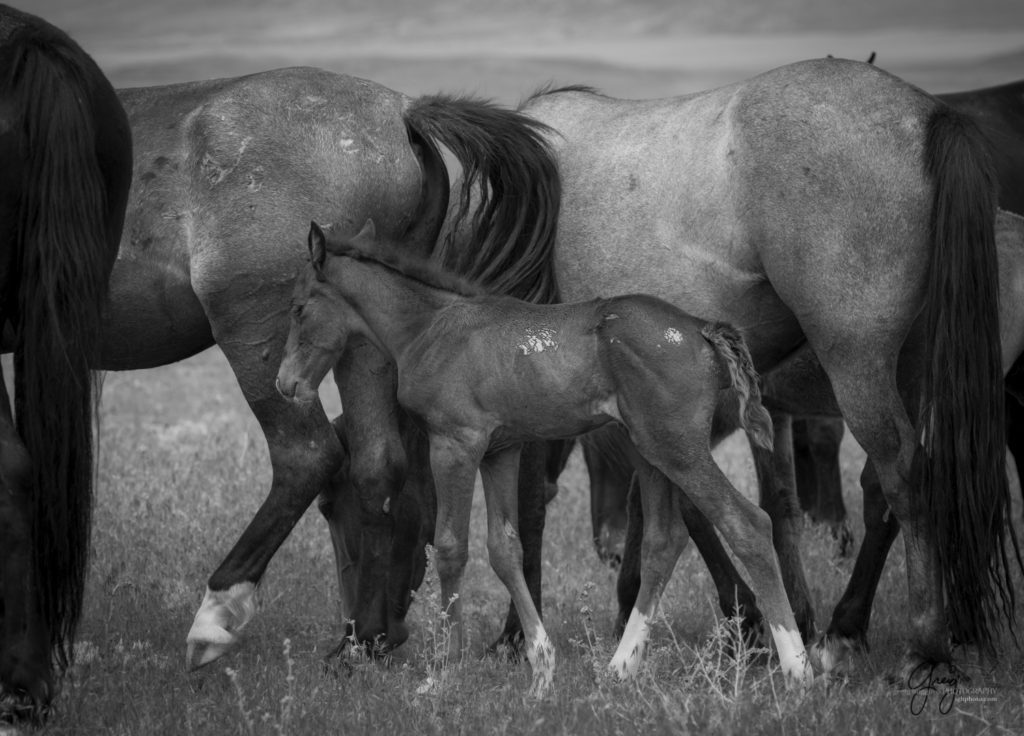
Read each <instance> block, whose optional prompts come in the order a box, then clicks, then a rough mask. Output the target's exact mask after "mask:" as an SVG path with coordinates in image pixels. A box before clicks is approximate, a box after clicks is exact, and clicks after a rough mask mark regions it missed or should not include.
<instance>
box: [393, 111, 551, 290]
mask: <svg viewBox="0 0 1024 736" xmlns="http://www.w3.org/2000/svg"><path fill="white" fill-rule="evenodd" d="M404 117H405V121H406V124H407V125H408V126H409V127H410V128H412V129H414V130H416V131H418V132H419V133H420V134H421V135H423V136H425V137H429V138H431V139H433V140H435V141H437V142H439V143H440V144H441V145H443V146H445V147H446V148H448V149H449V150H450V151H451V152H452V153H453V154H454V156H455V158H456V159H458V162H459V165H460V166H461V167H462V184H461V187H460V191H459V195H458V207H457V209H456V210H455V212H454V214H453V218H452V219H451V221H450V224H449V226H448V232H447V235H446V236H445V237H444V238H443V239H442V241H441V242H440V243H438V246H437V249H436V250H435V254H434V255H435V257H436V258H438V259H439V260H440V261H441V262H442V263H444V264H445V265H446V266H447V267H448V268H451V269H453V270H455V271H457V272H458V273H461V274H463V275H465V276H468V277H469V278H471V279H473V280H476V281H478V282H480V283H481V284H483V285H484V286H486V287H488V288H489V289H490V290H491V291H493V292H495V293H499V294H510V295H512V296H515V297H518V298H520V299H525V300H527V301H532V302H539V303H550V302H554V301H557V299H558V286H557V283H556V281H555V274H554V259H553V253H554V242H555V233H556V228H557V224H558V211H559V206H560V203H561V180H560V179H559V175H558V167H557V165H556V163H555V159H554V155H553V154H552V152H551V150H550V148H549V146H548V144H547V142H546V141H545V139H544V133H546V132H548V131H549V130H550V129H549V128H548V127H547V126H545V125H544V124H543V123H540V122H538V121H536V120H533V119H532V118H530V117H528V116H526V115H524V114H522V113H520V112H516V111H514V110H508V109H504V108H501V107H499V106H497V105H495V104H493V103H491V102H488V101H484V100H479V99H475V98H471V97H450V96H427V97H420V98H418V99H416V100H414V101H413V102H412V104H411V105H410V106H409V108H408V109H407V110H406V111H405V114H404Z"/></svg>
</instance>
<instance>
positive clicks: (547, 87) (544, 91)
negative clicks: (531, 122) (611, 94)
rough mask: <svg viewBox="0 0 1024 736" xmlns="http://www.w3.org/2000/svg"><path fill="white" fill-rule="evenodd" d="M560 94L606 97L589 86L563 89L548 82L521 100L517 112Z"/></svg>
mask: <svg viewBox="0 0 1024 736" xmlns="http://www.w3.org/2000/svg"><path fill="white" fill-rule="evenodd" d="M559 92H583V93H584V94H588V95H597V96H598V97H604V96H605V95H603V94H601V93H600V92H598V91H597V88H596V87H591V86H590V85H589V84H567V85H564V86H562V87H556V86H555V83H554V82H548V83H547V84H542V85H541V86H540V87H538V88H537V89H535V90H534V91H533V92H531V93H530V94H529V96H527V97H526V98H524V99H523V100H521V101H520V102H519V104H518V105H516V109H517V110H522V109H523V108H524V107H525V106H526V105H528V104H529V103H531V102H533V101H534V100H536V99H537V98H539V97H546V96H547V95H555V94H558V93H559Z"/></svg>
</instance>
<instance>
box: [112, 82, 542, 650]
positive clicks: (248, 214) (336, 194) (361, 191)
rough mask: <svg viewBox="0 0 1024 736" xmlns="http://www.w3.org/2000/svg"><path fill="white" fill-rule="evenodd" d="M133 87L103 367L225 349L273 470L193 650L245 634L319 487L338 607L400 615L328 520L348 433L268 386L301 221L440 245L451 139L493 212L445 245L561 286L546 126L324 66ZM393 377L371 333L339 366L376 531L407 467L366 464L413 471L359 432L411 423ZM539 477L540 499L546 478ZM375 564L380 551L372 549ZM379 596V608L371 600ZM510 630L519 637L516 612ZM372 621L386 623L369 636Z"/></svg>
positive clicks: (521, 280)
mask: <svg viewBox="0 0 1024 736" xmlns="http://www.w3.org/2000/svg"><path fill="white" fill-rule="evenodd" d="M119 94H120V98H121V102H122V103H123V105H124V108H125V109H126V111H127V114H128V118H129V121H130V124H131V129H132V132H133V134H134V137H135V140H136V142H137V145H136V155H135V159H134V178H135V185H134V186H133V188H132V190H131V195H130V198H129V203H128V211H127V217H126V220H125V227H124V234H123V238H122V240H121V247H120V252H119V254H118V258H117V262H116V264H115V266H114V270H113V274H112V277H111V282H110V293H111V299H110V306H109V309H108V310H107V312H106V315H105V319H104V322H103V327H102V350H101V355H100V357H99V359H98V361H97V363H96V365H97V367H100V368H104V369H108V370H130V369H137V368H147V367H153V366H158V365H164V364H167V363H170V362H173V361H176V360H181V359H184V358H187V357H189V356H191V355H193V354H195V353H197V352H199V351H201V350H203V349H205V348H207V347H210V346H212V345H214V344H215V343H216V344H217V345H219V346H220V348H221V349H222V350H223V351H224V354H225V356H226V357H227V359H228V361H229V363H230V364H231V367H232V369H233V371H234V373H235V376H236V378H237V380H238V383H239V386H240V387H241V389H242V392H243V394H244V396H245V398H246V401H247V402H248V404H249V406H250V407H251V409H252V410H253V413H254V414H255V415H256V418H257V420H258V421H259V423H260V426H261V428H262V430H263V432H264V434H265V436H266V439H267V444H268V446H269V450H270V459H271V465H272V467H273V480H272V483H271V488H270V492H269V494H268V496H267V498H266V501H265V503H264V504H263V506H262V508H261V509H260V511H259V512H258V513H257V515H256V517H255V518H254V519H253V520H252V522H251V523H250V524H249V525H248V526H247V527H246V529H245V531H244V532H243V533H242V535H241V538H240V539H239V541H238V542H237V544H236V545H235V546H234V547H233V549H232V550H231V551H230V553H229V554H228V556H227V557H226V559H225V560H224V561H223V562H222V563H221V565H220V566H219V567H218V568H217V570H216V571H215V572H214V573H213V575H212V576H211V577H210V580H209V584H208V589H207V593H206V597H205V598H204V603H203V605H202V607H201V609H200V612H199V614H198V615H197V622H196V624H195V625H194V626H193V629H192V631H191V632H190V634H189V659H190V661H191V662H192V664H202V663H205V662H208V661H211V660H212V659H214V658H216V657H217V656H219V655H220V654H222V653H224V652H225V651H227V650H228V649H229V648H230V646H231V645H232V644H234V643H235V642H236V641H237V640H238V638H239V633H240V631H241V629H242V628H243V627H244V625H245V624H246V623H247V622H248V620H249V619H250V618H251V616H252V614H253V612H254V610H255V605H254V600H253V595H254V592H255V588H256V585H257V584H258V582H259V580H260V579H261V577H262V575H263V573H264V571H265V570H266V566H267V564H268V563H269V561H270V559H271V557H272V556H273V553H274V551H275V550H276V549H277V547H278V546H279V545H280V544H281V542H282V541H283V540H284V539H285V537H286V536H287V534H288V532H289V531H290V530H291V528H292V526H293V525H294V524H295V523H296V522H297V520H298V519H299V517H300V516H301V514H302V513H303V512H304V511H305V509H306V508H307V507H308V506H309V505H310V503H311V502H312V501H313V499H315V498H316V497H317V496H318V495H320V496H321V501H322V510H323V511H324V513H325V516H327V518H328V522H329V523H330V524H331V526H332V536H334V537H335V542H336V547H337V548H338V549H339V552H340V554H339V559H338V571H339V578H344V579H345V584H344V585H342V598H343V600H342V610H343V615H344V616H345V617H346V618H354V619H356V620H357V622H361V621H367V622H369V624H368V626H378V627H382V626H386V623H379V622H381V621H385V622H386V619H387V616H388V612H387V610H385V609H386V608H388V605H389V604H390V606H391V607H394V608H398V609H399V610H401V606H402V601H401V600H397V601H396V600H391V601H388V600H386V599H385V598H382V597H381V596H376V595H375V593H376V591H374V590H372V589H371V588H370V587H369V586H368V583H367V582H366V580H367V579H368V578H365V579H364V581H363V584H362V585H359V584H353V583H352V578H350V577H348V575H349V572H350V569H348V568H347V567H346V560H345V558H344V555H343V554H341V553H344V552H346V551H348V550H351V549H352V548H354V549H355V550H356V551H358V550H359V549H360V548H361V547H365V546H366V545H363V544H362V542H361V540H360V539H359V538H356V539H352V535H349V536H348V537H347V538H345V537H344V534H343V531H342V530H341V529H340V519H339V518H338V514H336V513H334V508H335V507H336V506H337V504H335V500H334V497H333V495H332V483H331V481H332V477H333V476H334V474H335V472H336V471H337V469H338V467H339V466H340V464H341V461H342V454H341V448H340V445H339V442H338V438H337V436H336V434H335V432H334V430H333V429H332V427H331V424H330V423H329V422H328V420H327V418H326V416H325V415H324V412H323V409H322V407H321V406H320V405H319V404H314V405H310V406H303V407H298V406H295V405H293V404H291V403H290V402H287V401H285V400H284V399H283V398H281V396H280V395H279V394H278V393H277V391H276V390H275V389H274V374H275V373H276V371H277V364H278V362H279V359H280V353H281V350H282V347H283V344H284V339H285V336H286V334H287V331H288V310H289V303H290V299H291V290H292V280H293V278H294V276H295V274H296V273H297V272H298V269H299V267H300V266H301V265H302V264H303V262H304V257H303V254H304V253H305V246H304V243H303V236H304V230H305V227H306V226H307V225H308V222H309V219H310V217H316V218H318V219H320V220H322V221H325V222H333V223H335V224H337V225H338V226H339V227H344V225H345V223H346V222H363V221H365V219H367V218H370V217H372V218H373V219H374V221H375V222H377V224H378V226H379V227H380V229H381V231H382V233H386V234H387V235H388V236H389V237H396V238H398V237H401V238H403V239H404V241H405V242H406V243H408V244H409V245H410V247H411V248H413V249H415V250H417V251H420V252H423V253H427V252H430V251H432V250H433V249H434V248H435V244H437V242H438V232H439V229H440V227H441V223H442V221H443V220H444V218H445V216H446V214H447V211H448V205H449V188H450V187H449V180H448V174H447V171H446V169H445V165H444V161H443V159H442V157H441V154H440V152H439V150H438V148H437V144H438V143H439V144H443V145H445V146H447V147H448V148H449V149H450V150H451V151H452V152H453V153H454V154H455V155H456V157H457V158H458V159H459V162H460V164H461V166H462V168H463V170H464V171H466V172H469V174H470V180H471V181H473V182H474V186H475V183H478V182H483V183H484V185H485V186H486V188H487V190H488V192H489V196H488V197H487V198H485V199H484V200H483V201H482V202H480V203H479V207H477V206H476V203H473V206H472V207H470V206H468V205H469V203H468V201H467V203H466V204H467V207H463V208H461V209H460V208H456V211H457V213H458V216H461V217H463V218H464V219H465V221H466V222H468V223H469V230H470V231H471V232H472V233H473V234H474V235H475V236H476V237H475V238H474V241H473V246H474V250H473V251H472V252H463V251H462V250H461V247H462V243H463V241H461V240H458V239H452V240H449V241H445V242H444V243H442V246H443V251H444V252H443V253H442V254H441V255H442V256H443V257H444V258H445V259H446V260H447V261H448V262H450V263H453V264H454V265H455V266H456V267H458V268H460V269H461V270H464V271H467V272H471V273H472V274H473V275H474V277H477V278H487V279H488V280H489V282H491V283H494V284H496V286H495V288H508V289H512V288H513V286H514V287H516V288H517V289H518V293H519V294H520V295H522V296H529V295H531V294H538V295H545V294H551V293H553V289H554V285H553V281H552V279H551V278H550V268H546V267H545V264H546V263H549V262H550V258H549V257H548V256H546V250H547V249H550V246H551V243H552V236H553V230H554V222H555V217H556V215H557V211H558V196H559V195H558V179H557V173H556V172H555V170H554V164H553V162H552V161H551V158H550V156H549V154H548V152H547V149H546V146H545V144H544V143H543V141H542V140H541V138H540V136H539V132H538V131H539V129H540V127H541V126H540V125H539V124H537V123H535V122H534V121H531V120H529V119H526V118H524V117H523V116H521V115H519V114H517V113H515V112H513V111H509V110H504V109H501V108H498V107H496V106H494V105H491V104H489V103H485V102H481V101H477V100H472V99H466V98H453V97H424V98H420V99H418V100H411V99H409V98H407V97H405V96H404V95H402V94H400V93H398V92H395V91H392V90H390V89H387V88H385V87H382V86H380V85H378V84H375V83H373V82H370V81H367V80H362V79H357V78H354V77H349V76H345V75H339V74H332V73H329V72H326V71H321V70H317V69H302V68H299V69H283V70H277V71H272V72H266V73H262V74H254V75H250V76H246V77H241V78H237V79H219V80H207V81H199V82H190V83H185V84H175V85H167V86H160V87H146V88H137V89H125V90H121V91H120V93H119ZM392 370H393V369H392V368H391V367H390V364H389V362H388V361H387V360H386V359H384V358H382V357H381V356H380V355H379V354H378V353H377V352H376V351H375V350H374V349H373V348H372V346H368V345H363V346H357V347H355V348H354V349H353V350H351V351H349V356H348V357H347V358H346V361H343V364H342V365H341V366H340V367H339V385H341V386H342V388H343V395H342V400H343V404H344V407H345V411H346V415H347V419H348V421H347V424H348V432H347V437H348V440H349V442H350V443H352V444H353V445H354V447H353V453H352V456H353V458H355V459H356V460H355V461H354V462H353V463H352V466H351V468H350V470H351V480H352V481H353V482H354V483H355V484H356V490H357V493H356V498H357V499H358V501H359V502H360V504H359V505H360V507H361V508H362V509H363V510H367V513H368V514H373V515H374V517H375V518H374V519H373V521H376V522H377V525H376V528H377V529H380V528H382V527H384V528H387V529H388V530H389V531H388V533H390V529H391V526H392V525H393V524H394V523H395V522H394V518H393V516H392V515H390V514H388V513H387V512H386V510H385V511H384V512H383V513H382V512H381V510H382V508H383V507H384V506H386V504H385V500H386V499H387V498H388V496H389V494H397V493H398V492H399V491H400V486H399V487H398V488H397V489H395V488H394V487H393V486H392V485H391V481H392V480H393V478H394V477H397V474H392V475H385V476H376V475H374V474H371V473H369V471H368V470H367V469H368V468H370V467H371V466H370V463H377V462H381V463H384V464H386V465H388V466H389V467H392V468H393V467H400V466H401V465H402V464H404V462H405V455H404V451H403V448H402V447H401V445H400V444H399V445H398V446H397V447H396V446H395V445H394V444H376V445H370V446H369V447H367V443H369V442H373V441H374V440H375V437H376V435H374V434H373V433H372V432H365V433H364V434H358V433H357V431H354V430H353V425H357V426H358V427H364V428H365V427H371V428H372V427H373V426H374V424H375V423H378V422H379V423H386V424H387V426H391V423H393V422H396V421H397V416H396V415H395V414H394V412H393V409H392V408H391V407H392V404H390V403H388V402H390V401H392V394H393V392H391V393H389V392H388V386H389V383H388V381H389V378H388V376H389V371H392ZM390 380H393V379H390ZM360 416H361V417H364V419H363V420H362V421H360V422H358V423H357V422H356V421H355V418H356V417H360ZM360 443H362V444H360ZM372 469H374V470H375V469H376V467H375V466H373V468H372ZM539 487H540V491H539V494H538V495H539V496H540V497H541V498H542V497H543V483H542V482H541V485H540V486H539ZM395 507H396V508H398V507H399V504H395ZM354 512H355V513H356V514H358V513H360V509H358V508H357V509H355V510H354ZM339 540H343V541H339ZM344 545H347V547H344ZM343 547H344V549H343ZM374 549H376V548H374ZM374 549H371V550H370V551H371V552H372V551H374ZM364 559H368V560H369V561H368V562H367V564H368V565H369V564H371V563H372V562H374V560H373V559H372V555H364ZM376 562H378V563H379V562H380V560H379V559H378V560H376ZM384 572H385V573H386V572H387V571H384ZM536 572H539V564H538V565H537V566H536ZM383 579H385V580H386V579H387V578H386V577H383ZM393 587H394V588H396V589H398V590H402V589H404V591H405V593H404V600H405V605H407V603H408V590H409V587H410V586H409V582H408V580H405V581H396V582H395V584H394V586H393ZM534 587H536V588H538V589H539V583H534ZM362 589H365V590H366V591H368V592H367V597H366V598H364V599H362V600H353V599H352V598H351V597H350V596H349V595H348V593H352V592H353V591H356V592H357V594H358V591H359V590H362ZM394 598H399V599H400V598H401V596H399V595H397V594H396V595H395V596H392V599H394ZM370 606H374V607H377V608H378V609H380V610H373V611H369V610H365V609H366V608H367V607H370ZM510 627H511V629H513V630H514V629H515V620H514V617H513V620H511V622H510ZM358 633H359V634H361V635H362V636H363V637H364V638H371V639H372V638H373V637H374V636H375V635H376V634H375V632H374V631H373V630H372V629H371V630H369V631H359V632H358ZM395 638H397V637H395V636H393V637H392V639H395Z"/></svg>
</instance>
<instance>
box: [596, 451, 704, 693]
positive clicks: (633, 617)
mask: <svg viewBox="0 0 1024 736" xmlns="http://www.w3.org/2000/svg"><path fill="white" fill-rule="evenodd" d="M637 466H638V467H637V475H638V476H639V484H640V502H641V506H642V507H643V542H642V543H641V549H640V589H639V591H638V594H637V598H636V604H635V605H634V606H633V610H632V612H631V613H630V614H629V620H628V621H627V622H626V627H625V630H624V631H623V633H622V639H621V640H620V641H619V646H618V648H617V649H616V650H615V655H614V656H613V657H612V661H611V662H610V663H609V665H608V667H609V669H610V670H611V671H612V672H614V673H615V674H617V675H618V676H619V678H620V679H626V678H627V677H633V676H635V675H636V673H637V670H638V669H639V667H640V662H641V661H642V660H643V656H644V649H645V648H646V645H647V639H648V637H649V636H650V621H651V620H652V619H653V618H654V616H655V614H656V613H657V609H658V601H659V600H660V598H661V594H662V591H664V589H665V585H666V584H667V583H668V580H669V578H670V577H671V576H672V569H673V568H674V567H675V564H676V561H677V560H678V559H679V555H680V554H682V551H683V549H684V548H685V547H686V542H687V541H688V539H689V535H688V534H687V530H686V525H685V524H684V523H683V520H682V510H681V509H680V507H679V501H678V497H679V496H680V495H681V494H680V492H679V490H678V489H673V488H672V484H671V483H670V482H669V480H668V478H666V477H665V476H664V475H663V474H662V473H661V471H659V470H658V469H657V468H655V467H653V466H651V465H650V464H648V463H646V462H638V463H637Z"/></svg>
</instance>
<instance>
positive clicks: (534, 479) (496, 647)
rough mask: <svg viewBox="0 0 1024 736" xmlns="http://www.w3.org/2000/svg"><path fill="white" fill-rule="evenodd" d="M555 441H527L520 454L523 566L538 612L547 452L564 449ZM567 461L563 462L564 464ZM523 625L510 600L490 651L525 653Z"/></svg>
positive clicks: (547, 483)
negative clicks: (499, 631) (503, 622)
mask: <svg viewBox="0 0 1024 736" xmlns="http://www.w3.org/2000/svg"><path fill="white" fill-rule="evenodd" d="M554 444H555V443H549V442H527V443H525V444H524V445H523V448H522V452H520V453H519V473H518V481H517V483H516V485H517V488H518V493H517V494H516V495H517V498H518V519H519V522H518V529H519V539H520V542H521V544H522V558H523V560H522V568H523V576H524V577H525V578H526V586H527V587H528V588H529V590H530V598H531V600H532V601H533V605H534V607H535V608H536V609H537V613H538V615H539V614H540V611H541V600H540V598H541V596H540V592H541V550H542V548H543V545H544V523H545V517H546V514H547V502H548V500H549V499H548V489H549V481H550V478H549V474H548V473H549V467H548V466H549V464H550V463H551V458H549V457H548V453H549V452H551V451H556V450H561V447H558V448H555V447H553V445H554ZM563 464H564V463H563ZM524 634H525V632H524V630H523V624H522V622H521V617H520V615H519V610H518V608H517V606H516V602H515V600H514V599H513V600H511V601H509V604H508V615H507V616H506V618H505V626H504V628H503V629H502V632H501V634H500V635H499V636H498V638H497V640H496V641H495V642H494V643H493V644H491V645H490V646H489V647H488V648H487V650H488V651H489V652H507V653H508V654H509V656H511V657H512V658H513V659H517V658H518V657H519V656H520V655H521V654H522V651H521V650H522V647H523V644H524V642H525V641H527V639H525V638H524Z"/></svg>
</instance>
